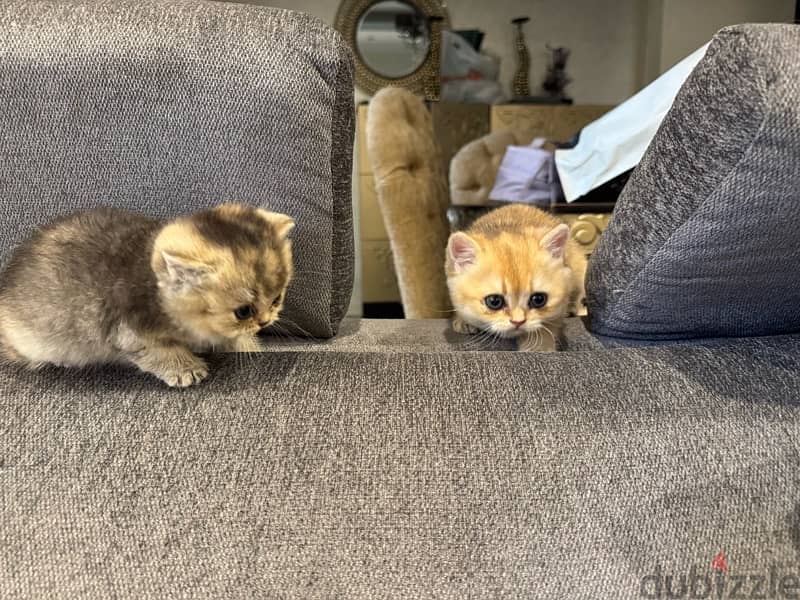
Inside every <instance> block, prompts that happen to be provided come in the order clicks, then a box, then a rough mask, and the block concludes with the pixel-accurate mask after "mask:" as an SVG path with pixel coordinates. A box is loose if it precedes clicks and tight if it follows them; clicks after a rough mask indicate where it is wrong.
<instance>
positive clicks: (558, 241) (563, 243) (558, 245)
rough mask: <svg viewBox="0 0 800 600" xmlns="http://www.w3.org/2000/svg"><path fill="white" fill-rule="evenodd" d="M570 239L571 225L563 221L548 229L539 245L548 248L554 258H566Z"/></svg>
mask: <svg viewBox="0 0 800 600" xmlns="http://www.w3.org/2000/svg"><path fill="white" fill-rule="evenodd" d="M568 240H569V227H567V226H566V225H565V224H564V223H562V224H561V225H558V226H556V227H553V229H551V230H550V231H548V232H547V235H545V236H544V237H543V238H542V241H541V242H539V245H540V246H541V247H542V248H544V249H545V250H547V251H548V252H549V253H550V255H551V256H552V257H553V258H564V251H565V250H566V248H567V241H568Z"/></svg>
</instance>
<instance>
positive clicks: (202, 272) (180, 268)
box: [161, 250, 212, 287]
mask: <svg viewBox="0 0 800 600" xmlns="http://www.w3.org/2000/svg"><path fill="white" fill-rule="evenodd" d="M161 256H162V258H163V259H164V267H165V273H166V276H167V279H168V280H169V282H170V283H171V284H173V285H175V286H178V287H184V286H188V287H195V286H198V285H200V284H201V283H203V281H205V280H206V279H207V278H208V276H209V275H210V274H211V272H212V268H211V266H210V265H207V264H205V263H201V262H198V261H195V260H191V259H188V258H185V257H183V256H178V255H177V254H170V253H169V252H167V251H165V250H162V251H161Z"/></svg>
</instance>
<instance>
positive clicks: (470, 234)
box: [445, 204, 586, 351]
mask: <svg viewBox="0 0 800 600" xmlns="http://www.w3.org/2000/svg"><path fill="white" fill-rule="evenodd" d="M445 270H446V272H447V284H448V288H449V289H450V298H451V300H452V303H453V307H454V308H455V311H456V316H455V318H454V319H453V327H454V329H455V330H456V331H458V332H460V333H476V332H478V331H486V332H490V333H491V334H493V335H497V336H499V337H511V338H517V339H518V345H519V349H520V350H538V351H553V350H555V349H556V348H557V345H558V339H559V338H560V337H561V330H562V325H563V319H564V317H565V316H566V315H567V313H568V311H569V309H570V308H572V307H573V306H574V305H575V304H576V302H581V301H582V299H583V278H584V274H585V272H586V258H585V256H584V254H583V252H582V251H581V250H580V248H579V247H578V246H577V245H576V244H575V242H573V241H572V240H571V239H570V237H569V229H568V228H567V226H566V225H564V224H563V223H562V222H561V221H559V220H558V219H556V218H555V217H553V216H552V215H549V214H547V213H545V212H544V211H542V210H539V209H537V208H533V207H531V206H526V205H517V204H514V205H510V206H505V207H503V208H499V209H496V210H494V211H492V212H490V213H489V214H487V215H485V216H483V217H481V218H480V219H478V220H477V221H475V223H474V224H473V225H472V226H471V227H470V228H469V229H468V230H467V231H465V232H459V233H454V234H453V235H451V236H450V240H449V241H448V247H447V259H446V264H445ZM534 294H539V295H540V296H539V297H538V300H541V298H542V296H541V295H543V296H544V298H545V303H544V304H543V305H542V306H534V305H532V304H531V303H532V302H533V300H532V299H531V298H532V296H533V295H534ZM489 296H501V297H502V298H503V302H502V307H501V308H499V309H492V308H490V307H489V306H488V305H487V298H488V297H489ZM494 302H495V303H497V302H499V301H497V299H496V298H495V299H494Z"/></svg>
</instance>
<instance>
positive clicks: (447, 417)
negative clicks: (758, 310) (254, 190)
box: [0, 336, 800, 599]
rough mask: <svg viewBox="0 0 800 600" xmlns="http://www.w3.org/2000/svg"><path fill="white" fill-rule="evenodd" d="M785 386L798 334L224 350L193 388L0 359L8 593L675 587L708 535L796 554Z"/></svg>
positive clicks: (529, 594) (745, 567)
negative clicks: (514, 347) (385, 349)
mask: <svg viewBox="0 0 800 600" xmlns="http://www.w3.org/2000/svg"><path fill="white" fill-rule="evenodd" d="M798 389H800V337H798V336H794V337H792V336H789V337H783V338H769V339H766V338H765V339H754V340H739V341H735V342H732V341H728V342H724V343H719V344H710V345H702V346H701V345H695V346H686V345H671V346H666V347H657V348H628V349H625V348H623V349H611V350H599V351H593V352H561V353H555V354H546V355H544V354H523V353H514V352H461V353H430V352H424V353H419V352H404V353H393V354H387V353H375V352H288V351H285V352H273V353H268V354H259V355H250V356H249V357H247V358H246V359H243V357H242V356H234V355H228V356H220V357H217V359H215V362H214V364H213V369H212V374H211V376H210V377H209V379H208V380H206V381H205V382H203V384H201V385H200V386H198V387H196V388H189V389H185V390H174V389H169V388H166V387H165V386H163V384H161V383H160V382H158V381H157V380H155V379H154V378H150V377H147V376H143V375H141V374H139V373H137V372H136V371H134V370H131V369H123V368H120V369H111V368H107V369H98V370H90V371H67V370H58V369H45V370H42V371H39V372H26V371H19V370H17V369H15V368H12V367H9V366H6V365H0V484H1V487H0V489H2V496H1V498H2V502H0V522H2V528H0V537H1V538H2V544H3V552H2V561H0V597H3V598H50V597H63V598H109V597H116V598H173V597H187V598H188V597H204V598H272V597H276V598H277V597H280V598H353V599H373V598H443V599H460V598H466V597H477V598H495V597H509V598H633V597H640V596H639V594H640V590H641V586H642V585H645V586H649V587H646V588H645V590H646V591H647V592H648V593H650V594H652V586H654V585H656V584H655V582H654V581H653V580H652V579H647V578H650V577H651V576H652V577H653V578H655V577H658V578H660V581H661V583H660V585H661V586H662V596H661V597H665V595H664V592H663V590H664V587H663V586H664V585H665V584H664V578H665V577H666V576H668V575H669V576H671V579H672V581H673V583H674V584H678V583H679V581H680V578H684V579H685V580H688V577H689V576H690V574H692V573H693V572H695V573H697V574H698V576H700V577H701V578H702V577H706V576H709V577H711V576H713V575H714V572H712V569H711V568H710V565H711V561H712V560H713V558H714V557H715V556H716V555H717V553H718V552H719V551H723V552H724V554H725V555H726V556H727V560H728V565H729V566H730V568H731V575H734V574H740V575H741V574H744V573H752V574H755V575H761V576H766V577H769V575H770V569H771V568H777V569H778V570H779V576H780V577H783V576H787V575H797V574H798V573H797V567H796V564H797V562H796V561H797V553H798V550H800V541H799V540H800V507H799V506H798V498H800V478H798V473H800V446H798V440H800V401H799V399H798V392H797V390H798ZM734 569H735V570H734ZM643 582H644V583H643ZM731 584H732V580H731V579H729V581H728V585H731ZM728 591H730V588H728ZM725 597H727V594H726V596H725Z"/></svg>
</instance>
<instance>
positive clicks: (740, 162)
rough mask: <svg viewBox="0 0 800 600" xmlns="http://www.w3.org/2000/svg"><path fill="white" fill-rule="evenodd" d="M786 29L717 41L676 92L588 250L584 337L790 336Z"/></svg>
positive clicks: (790, 68)
mask: <svg viewBox="0 0 800 600" xmlns="http://www.w3.org/2000/svg"><path fill="white" fill-rule="evenodd" d="M798 56H800V27H797V26H796V25H788V24H787V25H742V26H738V27H732V28H727V29H723V30H722V31H721V32H720V33H719V34H717V35H716V36H715V38H714V40H713V41H712V43H711V45H710V47H709V49H708V52H707V53H706V56H705V58H704V59H703V60H702V61H701V62H700V63H699V64H698V66H697V67H696V68H695V70H694V72H693V73H692V74H691V76H690V77H689V79H688V80H687V81H686V83H685V84H684V86H683V88H682V89H681V91H680V93H679V94H678V97H677V98H676V100H675V103H674V105H673V107H672V109H671V110H670V112H669V113H668V114H667V116H666V118H665V119H664V121H663V123H662V125H661V128H660V129H659V131H658V133H657V134H656V136H655V138H654V139H653V142H652V143H651V145H650V147H649V148H648V150H647V152H646V153H645V156H644V157H643V159H642V161H641V163H640V165H639V166H638V167H637V169H636V170H635V171H634V172H633V174H632V176H631V178H630V180H629V182H628V184H627V186H626V188H625V190H624V191H623V193H622V195H621V197H620V199H619V201H618V203H617V207H616V210H615V212H614V216H613V218H612V220H611V223H610V225H609V227H608V229H607V230H606V231H605V233H604V234H603V236H602V238H601V240H600V243H599V245H598V247H597V248H596V250H595V251H594V253H593V255H592V258H591V261H590V265H589V270H588V273H587V304H588V307H589V311H590V315H591V326H592V330H593V331H594V332H596V333H600V334H604V335H609V336H621V337H629V338H642V339H683V338H698V337H711V336H743V335H765V334H771V333H780V332H791V331H797V330H800V269H798V268H797V265H798V263H800V211H798V206H800V160H798V154H800V61H798V60H797V58H798Z"/></svg>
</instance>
